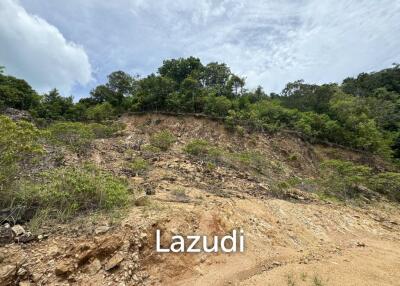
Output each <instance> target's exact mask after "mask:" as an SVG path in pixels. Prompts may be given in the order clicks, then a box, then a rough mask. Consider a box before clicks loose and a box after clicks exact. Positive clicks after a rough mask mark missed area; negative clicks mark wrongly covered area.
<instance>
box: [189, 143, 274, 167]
mask: <svg viewBox="0 0 400 286" xmlns="http://www.w3.org/2000/svg"><path fill="white" fill-rule="evenodd" d="M184 151H185V152H186V153H188V154H190V155H192V156H195V157H197V158H200V159H202V160H206V161H207V169H209V170H212V169H214V168H215V164H220V165H225V166H228V167H232V168H237V169H251V170H255V171H257V172H258V173H263V172H264V171H265V170H266V169H267V168H268V167H269V165H270V164H269V163H268V162H267V161H266V159H265V156H264V155H263V154H261V153H260V152H258V151H243V152H237V153H234V152H228V151H226V150H224V149H222V148H219V147H216V146H213V145H211V144H210V143H209V142H208V141H205V140H199V139H196V140H193V141H191V142H189V143H188V144H187V145H186V146H185V148H184Z"/></svg>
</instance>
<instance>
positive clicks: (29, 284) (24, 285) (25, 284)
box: [19, 281, 31, 286]
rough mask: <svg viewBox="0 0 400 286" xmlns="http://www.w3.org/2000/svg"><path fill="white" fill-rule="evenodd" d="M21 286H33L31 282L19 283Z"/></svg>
mask: <svg viewBox="0 0 400 286" xmlns="http://www.w3.org/2000/svg"><path fill="white" fill-rule="evenodd" d="M19 286H31V283H30V282H29V281H21V282H19Z"/></svg>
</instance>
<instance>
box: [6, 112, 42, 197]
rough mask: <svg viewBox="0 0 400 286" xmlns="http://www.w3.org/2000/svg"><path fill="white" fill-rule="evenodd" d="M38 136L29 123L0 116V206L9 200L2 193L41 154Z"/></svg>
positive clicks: (37, 132) (38, 132)
mask: <svg viewBox="0 0 400 286" xmlns="http://www.w3.org/2000/svg"><path fill="white" fill-rule="evenodd" d="M40 135H41V132H40V131H39V130H38V129H37V128H36V127H35V126H33V125H32V124H31V123H29V122H26V121H18V122H14V121H12V120H11V119H10V118H8V117H6V116H0V198H2V199H0V205H3V204H4V202H5V201H6V200H7V199H9V198H6V197H5V195H3V192H4V191H6V190H8V189H9V188H10V187H11V186H10V185H11V184H12V183H13V182H14V181H15V180H16V179H18V177H20V175H21V173H23V172H21V171H23V170H24V169H26V170H27V169H29V167H30V163H33V162H34V159H36V158H37V157H38V156H39V155H40V154H41V153H43V147H42V145H41V144H40V142H39V140H40Z"/></svg>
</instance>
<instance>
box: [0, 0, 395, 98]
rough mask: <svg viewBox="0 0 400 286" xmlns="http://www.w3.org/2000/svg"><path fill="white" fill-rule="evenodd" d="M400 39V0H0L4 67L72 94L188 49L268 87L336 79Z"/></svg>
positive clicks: (387, 53) (367, 64)
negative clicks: (116, 71)
mask: <svg viewBox="0 0 400 286" xmlns="http://www.w3.org/2000/svg"><path fill="white" fill-rule="evenodd" d="M399 35H400V0H380V1H375V0H358V1H351V0H346V1H345V0H307V1H306V0H298V1H296V0H293V1H285V0H280V1H278V0H270V1H266V0H252V1H250V0H249V1H244V0H220V1H209V0H197V1H192V0H175V1H167V0H158V1H151V0H119V1H109V0H85V1H81V0H68V1H61V0H59V1H48V0H0V65H4V66H6V72H7V73H9V74H13V75H16V76H19V77H23V78H25V79H26V80H28V81H29V82H30V83H31V85H32V86H33V87H34V88H36V89H37V90H39V91H40V92H46V91H48V90H49V89H51V88H52V87H57V88H59V89H60V90H61V91H62V93H63V94H64V95H70V94H72V95H74V96H75V97H76V98H79V97H83V96H87V95H88V92H89V91H90V89H91V88H93V87H94V86H96V85H98V84H100V83H103V82H104V81H105V78H106V75H107V74H109V73H110V72H112V71H115V70H124V71H126V72H129V73H132V74H140V75H142V76H144V75H147V74H149V73H151V72H155V71H156V69H157V67H158V66H160V65H161V63H162V61H163V59H166V58H174V57H187V56H192V55H193V56H196V57H199V58H200V59H201V60H202V61H203V63H207V62H210V61H218V62H225V63H227V64H228V65H229V66H230V67H231V69H232V70H233V71H234V72H235V73H237V74H240V75H242V76H245V77H246V78H247V86H248V87H249V88H253V87H256V86H257V85H261V86H263V87H264V89H265V90H266V91H267V92H271V91H275V92H277V91H280V90H281V89H282V88H283V87H284V86H285V84H286V83H287V82H289V81H294V80H298V79H304V80H305V81H307V82H311V83H325V82H340V81H341V80H342V79H343V78H345V77H347V76H354V75H357V74H358V73H360V72H364V71H374V70H379V69H382V68H385V67H390V66H391V64H392V63H394V62H397V63H398V62H400V37H399Z"/></svg>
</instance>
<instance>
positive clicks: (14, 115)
mask: <svg viewBox="0 0 400 286" xmlns="http://www.w3.org/2000/svg"><path fill="white" fill-rule="evenodd" d="M3 114H4V115H7V116H8V117H10V118H11V120H13V121H18V120H27V121H32V120H33V118H32V116H31V114H30V113H29V112H28V111H25V110H19V109H15V108H11V107H8V108H6V109H5V110H4V111H3Z"/></svg>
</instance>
